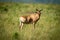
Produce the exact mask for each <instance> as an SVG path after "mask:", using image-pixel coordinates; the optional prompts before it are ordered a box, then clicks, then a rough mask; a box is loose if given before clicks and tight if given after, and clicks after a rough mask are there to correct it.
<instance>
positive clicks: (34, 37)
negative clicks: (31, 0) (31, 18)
mask: <svg viewBox="0 0 60 40" xmlns="http://www.w3.org/2000/svg"><path fill="white" fill-rule="evenodd" d="M36 8H38V9H43V11H42V14H41V17H40V20H39V21H38V22H37V24H36V28H35V29H33V25H32V24H24V27H23V29H22V30H19V17H20V16H22V15H29V14H30V13H29V12H35V9H36ZM0 40H60V5H57V4H56V5H55V4H24V3H0Z"/></svg>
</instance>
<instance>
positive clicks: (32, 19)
mask: <svg viewBox="0 0 60 40" xmlns="http://www.w3.org/2000/svg"><path fill="white" fill-rule="evenodd" d="M40 16H41V10H38V9H36V12H35V13H32V14H30V15H28V16H21V17H19V21H20V27H21V29H22V27H23V24H24V23H26V24H29V23H32V24H33V25H34V28H35V24H36V22H37V21H38V20H39V19H40Z"/></svg>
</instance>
